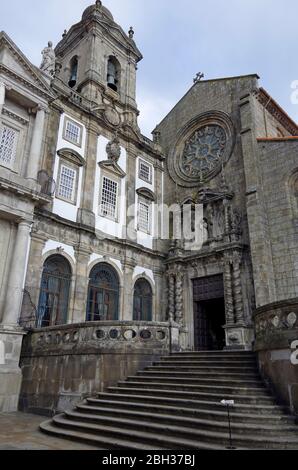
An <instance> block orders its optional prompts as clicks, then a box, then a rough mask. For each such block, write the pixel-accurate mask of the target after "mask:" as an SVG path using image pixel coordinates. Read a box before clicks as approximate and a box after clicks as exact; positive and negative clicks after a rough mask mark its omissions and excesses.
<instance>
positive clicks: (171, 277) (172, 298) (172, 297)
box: [168, 273, 175, 322]
mask: <svg viewBox="0 0 298 470" xmlns="http://www.w3.org/2000/svg"><path fill="white" fill-rule="evenodd" d="M168 283H169V318H168V320H169V321H170V322H173V321H174V316H175V276H174V274H173V273H169V274H168Z"/></svg>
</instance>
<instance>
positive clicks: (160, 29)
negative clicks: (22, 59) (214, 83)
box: [0, 0, 298, 136]
mask: <svg viewBox="0 0 298 470" xmlns="http://www.w3.org/2000/svg"><path fill="white" fill-rule="evenodd" d="M91 3H93V2H92V0H26V1H25V2H24V1H23V0H10V1H4V0H1V16H0V29H3V30H4V31H6V33H8V35H9V36H11V38H12V39H13V40H14V41H15V42H16V44H17V45H18V46H19V48H20V49H21V50H22V51H23V52H24V53H25V54H26V55H27V57H28V58H29V59H30V60H31V61H32V62H33V63H35V64H36V65H39V64H40V61H41V55H40V51H41V50H42V49H43V47H44V46H45V45H46V43H47V41H48V40H52V41H53V42H54V44H56V43H57V42H58V41H59V40H60V38H61V34H62V32H63V30H64V29H69V27H70V26H71V25H72V24H74V23H76V22H78V21H79V20H80V18H81V15H82V12H83V10H84V8H85V7H87V6H88V5H90V4H91ZM103 4H104V5H105V6H106V7H107V8H109V9H110V10H111V12H112V14H113V15H114V18H115V21H116V22H117V23H119V24H120V25H121V26H122V27H123V29H124V30H125V31H128V29H129V27H130V26H133V27H134V30H135V41H136V43H137V46H138V47H139V49H140V50H141V52H142V53H143V55H144V59H143V61H142V62H141V63H140V64H139V70H138V87H137V92H138V105H139V108H140V111H141V116H140V121H139V123H140V126H141V129H142V131H143V133H144V134H146V135H149V136H150V132H151V130H153V128H154V127H155V125H156V124H157V123H158V122H159V121H160V120H161V119H162V118H163V117H164V116H165V114H167V113H168V111H170V109H171V108H172V107H173V106H174V104H175V103H176V102H177V101H178V100H179V99H180V98H181V97H182V96H183V95H184V94H185V92H186V91H187V90H188V89H189V88H190V86H191V85H192V82H193V78H194V76H195V74H196V73H197V72H204V73H205V78H206V79H212V78H219V77H225V76H226V77H228V76H233V75H242V74H250V73H258V74H259V75H260V77H261V81H260V84H261V85H262V86H263V87H264V88H266V90H267V91H268V92H269V93H270V94H271V95H272V96H273V97H274V98H275V99H276V100H277V101H278V102H279V103H280V105H281V106H282V107H283V108H284V109H285V110H286V111H287V113H288V114H289V115H290V116H291V117H292V118H293V119H294V120H296V122H297V120H298V104H296V105H295V104H292V103H291V99H290V98H291V93H292V90H291V83H292V82H293V81H294V80H298V59H297V45H298V37H297V18H298V2H297V0H283V2H280V1H277V0H204V1H203V0H104V1H103Z"/></svg>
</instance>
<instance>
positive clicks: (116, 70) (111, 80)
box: [107, 56, 120, 91]
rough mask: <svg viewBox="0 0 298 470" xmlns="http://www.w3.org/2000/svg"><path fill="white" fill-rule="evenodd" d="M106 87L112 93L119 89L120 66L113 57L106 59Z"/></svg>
mask: <svg viewBox="0 0 298 470" xmlns="http://www.w3.org/2000/svg"><path fill="white" fill-rule="evenodd" d="M107 85H108V87H109V88H111V89H112V90H114V91H118V90H119V88H120V64H119V62H118V60H117V59H116V57H113V56H110V57H109V59H108V69H107Z"/></svg>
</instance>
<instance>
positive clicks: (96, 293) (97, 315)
mask: <svg viewBox="0 0 298 470" xmlns="http://www.w3.org/2000/svg"><path fill="white" fill-rule="evenodd" d="M118 307H119V278H118V275H117V273H116V271H115V270H114V269H113V268H112V267H111V266H110V265H108V264H106V263H99V264H97V265H96V266H95V267H94V268H93V269H92V271H91V273H90V281H89V289H88V302H87V318H86V319H87V321H105V320H118Z"/></svg>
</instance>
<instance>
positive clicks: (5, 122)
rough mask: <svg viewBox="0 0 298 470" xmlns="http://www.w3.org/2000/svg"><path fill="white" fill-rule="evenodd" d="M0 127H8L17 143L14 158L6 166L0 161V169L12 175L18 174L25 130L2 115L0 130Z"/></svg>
mask: <svg viewBox="0 0 298 470" xmlns="http://www.w3.org/2000/svg"><path fill="white" fill-rule="evenodd" d="M1 127H9V128H11V129H12V130H14V131H15V132H16V133H17V142H16V145H15V154H14V158H13V159H12V161H11V162H10V164H6V163H5V162H3V161H2V160H0V167H3V168H6V169H8V170H11V171H13V172H14V173H19V171H20V167H21V158H22V157H23V151H22V149H23V148H24V145H23V144H24V132H25V129H24V127H23V126H21V125H18V123H16V122H15V121H14V120H13V119H9V118H8V117H7V116H4V115H2V116H1V118H0V128H1Z"/></svg>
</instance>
